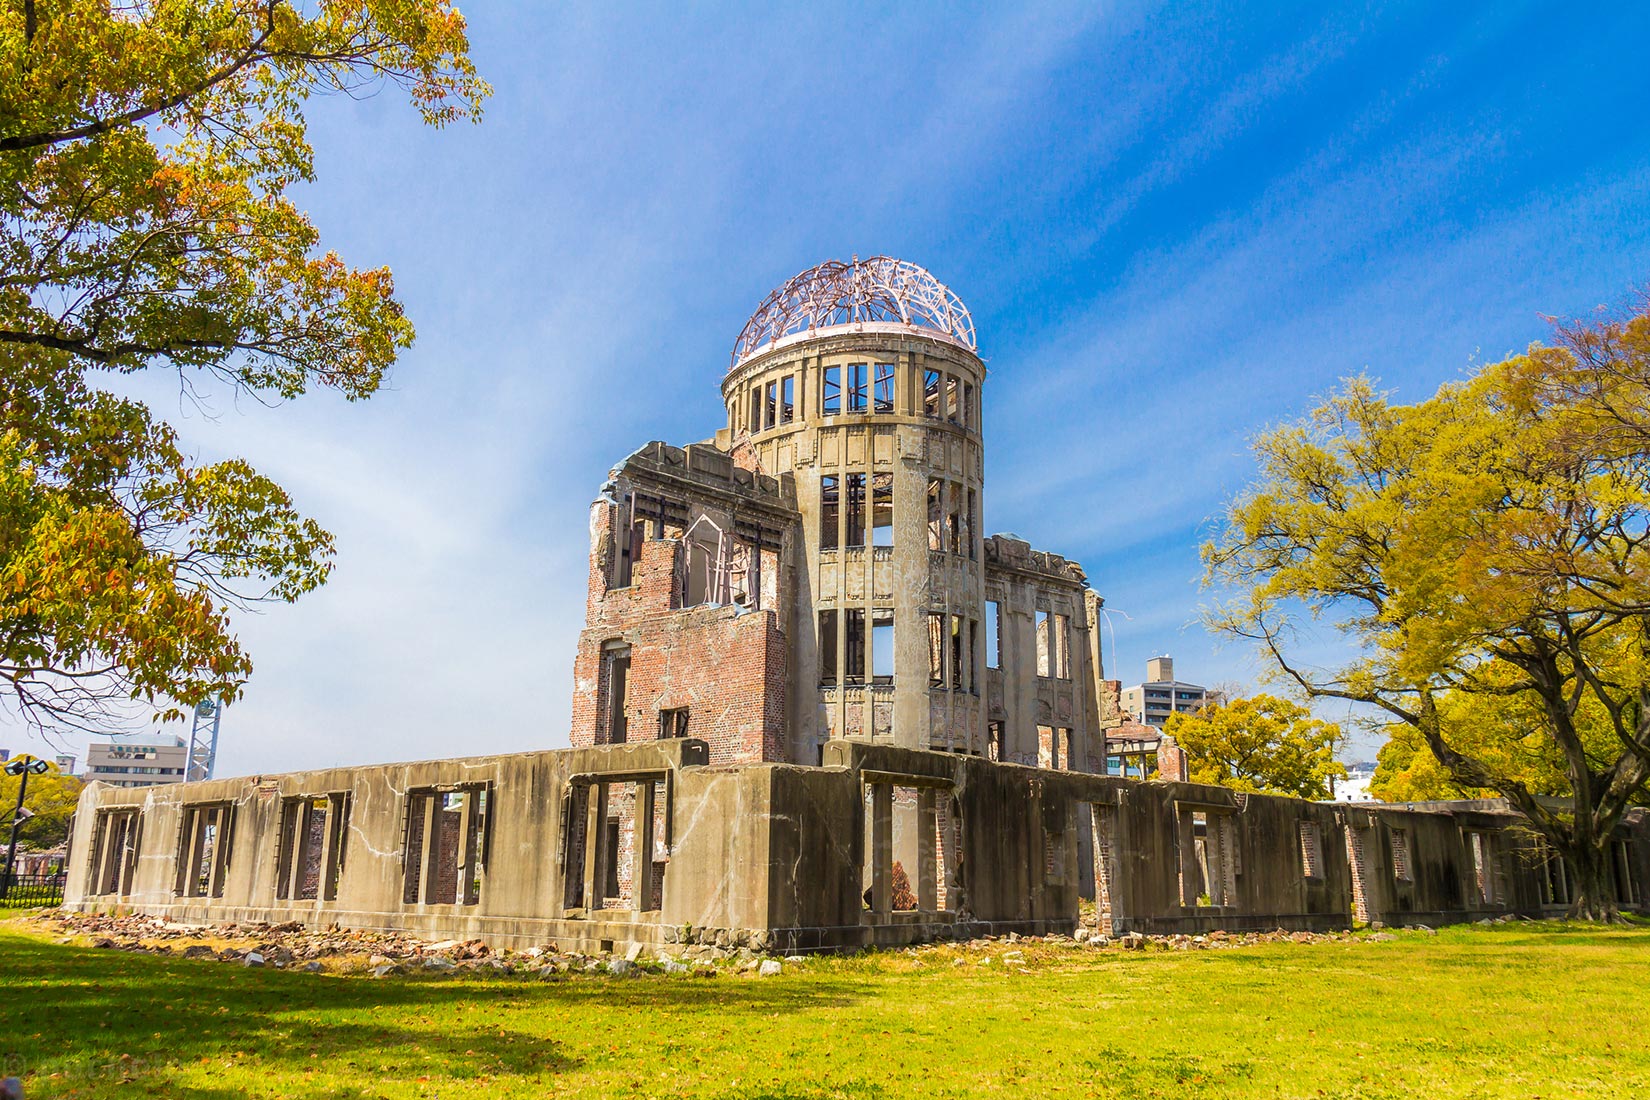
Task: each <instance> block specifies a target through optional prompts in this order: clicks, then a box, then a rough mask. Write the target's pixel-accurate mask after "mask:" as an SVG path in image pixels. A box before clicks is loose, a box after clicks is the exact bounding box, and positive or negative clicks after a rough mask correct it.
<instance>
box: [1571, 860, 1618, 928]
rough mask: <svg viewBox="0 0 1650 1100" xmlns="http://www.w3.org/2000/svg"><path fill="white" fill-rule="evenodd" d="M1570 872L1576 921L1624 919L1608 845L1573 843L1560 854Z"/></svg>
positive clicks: (1572, 909) (1572, 915) (1572, 902)
mask: <svg viewBox="0 0 1650 1100" xmlns="http://www.w3.org/2000/svg"><path fill="white" fill-rule="evenodd" d="M1559 854H1560V855H1561V856H1562V857H1563V859H1564V864H1565V867H1566V869H1567V870H1568V871H1569V874H1570V887H1571V896H1570V914H1569V915H1570V918H1571V919H1572V920H1596V921H1611V922H1615V921H1620V920H1621V919H1622V917H1621V910H1620V908H1619V907H1618V905H1617V903H1616V889H1615V879H1614V877H1613V876H1612V875H1611V874H1610V859H1609V856H1610V849H1609V846H1608V845H1605V846H1604V847H1598V846H1595V845H1592V844H1570V845H1566V846H1565V848H1564V849H1563V850H1562V851H1561V852H1560V853H1559Z"/></svg>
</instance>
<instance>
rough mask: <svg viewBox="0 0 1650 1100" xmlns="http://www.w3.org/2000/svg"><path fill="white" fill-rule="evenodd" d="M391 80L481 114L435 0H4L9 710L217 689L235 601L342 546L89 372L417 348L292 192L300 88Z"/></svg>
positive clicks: (258, 481)
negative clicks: (198, 455)
mask: <svg viewBox="0 0 1650 1100" xmlns="http://www.w3.org/2000/svg"><path fill="white" fill-rule="evenodd" d="M385 83H389V84H395V85H399V86H401V87H403V88H404V89H405V90H406V92H407V93H408V95H409V97H410V98H411V100H412V101H413V103H414V105H415V106H416V108H417V109H418V110H419V111H420V112H421V113H422V115H423V117H424V118H425V119H426V120H427V121H428V122H430V123H431V124H433V125H441V124H444V123H447V122H450V121H453V120H457V119H462V118H469V117H474V116H475V115H476V112H477V110H478V107H479V104H480V102H481V100H482V98H483V97H484V96H485V95H486V93H487V88H486V85H485V84H484V83H482V82H481V81H480V80H479V79H478V78H477V77H476V75H475V73H474V70H473V68H472V66H471V63H470V60H469V58H468V55H467V45H466V42H465V35H464V21H463V19H462V18H461V17H460V16H459V14H458V13H457V12H456V11H454V10H453V9H452V7H451V6H450V4H449V3H448V0H325V2H317V3H304V2H289V0H161V2H156V3H144V4H115V3H109V2H107V0H5V2H3V3H0V214H3V215H4V217H3V220H0V696H3V697H4V700H5V702H6V703H8V704H9V705H10V706H11V707H12V708H13V709H14V710H15V711H17V712H20V713H21V714H23V715H24V716H26V717H27V718H29V719H31V720H33V721H35V722H37V723H39V724H41V725H43V726H48V727H51V726H56V727H59V728H61V727H65V726H66V727H73V728H80V729H88V730H95V731H105V730H107V729H108V728H109V727H110V726H111V725H113V724H118V722H119V721H124V720H126V719H129V718H130V717H132V716H133V715H134V714H137V713H141V712H143V711H145V710H147V711H149V712H151V713H159V714H161V715H163V716H171V715H176V714H179V713H181V712H182V711H184V710H185V709H186V708H188V707H189V706H191V705H193V704H194V703H197V702H199V701H201V700H203V699H208V698H219V697H227V698H232V697H233V696H234V695H235V694H236V692H237V691H238V689H239V685H240V684H241V683H242V682H243V681H244V679H245V678H246V676H247V674H248V673H249V671H250V669H251V663H250V661H249V659H248V656H247V654H246V653H245V652H244V651H243V650H242V649H241V647H240V646H239V645H238V644H237V642H236V640H235V637H234V635H233V633H232V631H231V626H230V620H229V612H230V611H231V610H232V609H234V608H235V607H237V606H240V605H242V604H245V603H248V602H251V601H256V600H264V599H279V600H292V599H296V598H297V597H298V596H299V595H301V594H302V593H304V592H306V591H308V590H310V589H312V588H314V587H315V586H316V585H318V584H320V583H322V582H323V581H324V580H325V578H326V576H327V572H328V569H329V567H330V559H331V556H332V540H331V538H330V536H329V535H328V534H327V533H326V532H325V531H324V530H322V529H321V528H320V527H319V526H317V525H316V524H315V523H314V522H313V521H311V520H308V519H306V518H304V517H303V516H302V515H301V514H300V513H299V512H298V510H297V509H296V507H295V506H294V504H293V502H292V501H291V500H290V499H289V497H288V495H287V494H286V492H285V491H284V490H283V489H282V488H281V487H280V486H279V485H277V484H276V483H274V482H273V481H271V480H269V479H268V478H265V477H263V476H261V475H259V474H258V473H257V472H256V471H255V470H254V469H253V468H252V467H251V466H250V465H248V464H247V463H246V462H244V461H242V460H239V459H232V460H228V461H223V462H215V463H207V464H202V463H198V462H195V461H193V460H191V459H190V457H189V456H187V455H186V454H185V453H184V452H183V450H182V449H181V448H180V447H179V444H178V440H177V437H176V435H175V434H174V433H173V431H172V429H171V428H170V427H168V426H167V425H166V424H165V423H164V422H162V421H161V420H160V419H158V418H157V417H156V416H154V415H153V414H152V412H151V411H150V410H149V409H148V408H147V407H145V406H144V405H143V404H141V403H139V402H137V401H133V400H129V399H126V398H123V397H118V396H114V395H113V394H111V393H110V392H109V391H108V388H107V387H106V386H104V385H102V384H101V380H104V379H107V378H109V377H110V376H111V375H115V374H128V373H132V372H137V371H145V370H155V369H162V370H169V371H175V372H177V373H178V374H179V384H180V385H181V386H182V387H184V388H186V389H187V388H189V387H191V386H192V385H194V384H195V382H196V381H198V380H199V379H200V378H201V377H202V376H203V375H209V376H211V377H212V378H215V379H216V380H218V381H219V382H220V383H221V384H225V385H228V386H229V387H232V388H233V389H235V390H236V391H238V392H239V393H244V394H248V395H251V396H253V397H254V398H256V399H258V400H263V401H271V400H280V399H286V398H292V397H295V396H297V395H299V394H302V393H304V392H305V391H306V390H308V389H309V388H311V387H313V386H322V387H330V388H333V389H336V390H338V391H340V392H341V393H343V394H344V395H345V396H347V397H349V398H351V399H357V398H364V397H367V396H369V395H371V394H372V393H373V392H374V391H375V390H376V389H377V388H378V386H379V385H380V383H381V381H382V380H383V378H384V374H385V371H386V370H387V369H388V368H389V366H390V364H391V363H392V362H393V361H394V360H395V358H396V355H397V353H398V352H399V351H401V350H402V349H404V348H406V347H407V346H408V345H409V344H410V343H411V342H412V339H413V329H412V325H411V324H410V322H409V321H408V320H407V318H406V317H405V316H404V314H403V312H402V308H401V305H400V303H399V302H398V301H397V300H396V298H395V295H394V289H393V285H392V282H391V278H390V273H389V271H388V270H386V269H384V268H357V267H352V266H350V265H349V264H347V263H346V262H345V261H344V260H342V259H340V258H339V257H338V256H337V255H335V254H333V253H331V252H327V251H325V250H324V249H323V248H322V247H321V245H320V238H319V235H318V233H317V231H316V229H315V227H314V226H313V225H312V224H311V223H310V221H309V219H308V218H307V217H306V216H305V215H304V213H303V212H302V211H300V210H299V209H298V207H297V206H296V205H294V203H293V202H292V201H291V199H290V198H289V197H288V194H287V192H288V189H289V188H290V187H291V186H292V185H293V184H296V183H300V182H307V181H310V180H311V179H312V178H313V171H312V158H311V151H310V147H309V145H308V144H307V142H306V140H305V124H304V114H303V111H304V108H305V107H306V105H307V104H308V103H309V102H310V98H311V96H313V95H315V94H316V93H323V94H324V93H328V92H341V93H346V94H359V93H362V92H368V91H371V90H372V89H373V88H374V87H376V86H379V85H382V84H385Z"/></svg>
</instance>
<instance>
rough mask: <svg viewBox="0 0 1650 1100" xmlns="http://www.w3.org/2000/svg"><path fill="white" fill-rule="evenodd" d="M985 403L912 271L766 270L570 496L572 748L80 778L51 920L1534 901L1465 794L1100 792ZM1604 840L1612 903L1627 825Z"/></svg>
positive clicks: (1056, 628)
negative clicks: (990, 508) (691, 378)
mask: <svg viewBox="0 0 1650 1100" xmlns="http://www.w3.org/2000/svg"><path fill="white" fill-rule="evenodd" d="M986 380H987V374H986V369H985V364H984V362H983V361H982V360H981V358H980V356H979V354H978V346H977V342H976V336H975V332H974V325H973V321H972V319H971V318H970V316H969V314H968V310H967V308H966V307H965V306H964V305H963V303H962V302H961V301H960V300H959V299H958V298H957V296H956V295H955V294H953V293H952V292H951V291H950V290H948V289H947V288H946V287H945V286H944V285H942V284H941V283H940V282H939V281H938V280H936V279H935V278H934V277H933V276H932V275H930V274H929V273H928V272H927V271H925V270H923V269H922V268H920V267H918V266H916V265H915V264H911V263H907V262H904V261H901V260H895V259H890V258H888V257H881V256H879V257H874V258H872V259H869V260H863V261H861V260H859V259H857V258H856V259H854V260H853V261H852V262H849V263H835V262H833V263H826V264H821V265H820V266H818V267H815V268H812V269H810V270H808V271H805V272H803V273H802V274H800V275H798V276H797V277H796V278H794V279H792V280H790V281H789V282H787V283H785V284H784V285H783V286H781V287H780V288H779V289H777V290H775V291H774V292H773V293H772V294H770V295H769V296H768V297H767V298H766V299H765V300H764V301H763V302H762V304H761V306H760V307H759V308H758V309H757V311H756V312H755V314H753V315H752V316H751V318H750V320H749V322H747V323H746V325H745V327H744V329H743V331H742V332H741V333H740V334H739V339H738V341H737V342H736V343H735V345H734V349H733V355H732V361H731V363H730V366H729V368H728V370H727V372H726V374H725V375H724V377H723V379H722V397H723V404H724V406H725V408H726V410H727V424H726V426H725V427H723V428H721V429H720V430H718V431H717V432H716V434H715V437H714V438H713V439H710V440H707V441H705V442H702V443H692V444H688V445H687V446H684V447H679V448H678V447H672V446H668V445H666V444H664V443H660V442H652V443H648V444H647V445H646V446H643V447H641V448H640V449H638V450H637V451H635V452H634V453H633V454H631V455H629V456H628V457H626V458H625V459H624V460H623V461H622V462H620V463H619V464H618V466H616V467H615V468H614V469H613V471H612V473H611V475H610V476H609V478H608V480H607V482H606V484H605V485H603V486H602V488H601V492H600V495H599V497H598V499H597V500H596V501H595V503H594V504H593V505H592V506H591V511H590V569H589V589H588V598H587V603H586V617H585V625H584V629H583V631H582V632H581V634H580V637H579V644H578V650H577V653H576V656H575V658H574V694H573V705H572V726H571V733H570V737H571V742H572V747H570V748H566V749H545V750H541V751H536V752H524V753H514V754H508V755H492V756H476V757H469V758H464V759H454V760H426V761H417V762H408V763H389V764H379V765H373V766H368V767H348V768H328V769H322V770H315V771H305V772H293V773H288V774H284V775H256V776H242V777H236V778H222V779H208V780H205V781H202V782H187V783H178V784H169V785H165V786H154V787H146V788H131V789H122V788H118V787H114V786H111V785H109V784H105V783H99V782H92V783H89V784H87V786H86V788H85V790H84V791H83V792H82V794H81V796H80V803H79V807H78V809H77V812H76V814H75V819H74V826H73V832H72V837H71V841H70V853H69V857H68V862H67V879H66V883H65V888H64V905H65V907H66V908H69V909H73V910H78V911H82V912H133V911H136V912H143V913H149V914H153V915H156V916H161V917H165V918H167V919H170V920H175V921H186V922H199V923H207V922H215V921H267V922H270V923H277V924H278V923H282V922H286V921H299V922H302V923H305V924H308V925H312V926H315V927H327V926H329V925H342V926H346V927H353V928H377V929H398V930H404V931H409V932H412V933H415V934H421V935H426V936H429V937H431V938H434V939H445V938H468V937H479V938H482V939H485V940H487V941H489V942H491V943H493V944H495V945H500V946H510V947H532V946H538V945H543V944H546V943H551V942H553V943H555V944H557V945H558V946H559V947H560V948H562V949H563V950H569V949H571V950H587V951H589V950H627V949H628V950H632V951H637V952H639V951H640V950H641V949H642V947H644V946H645V947H647V948H650V949H652V950H654V951H657V952H663V953H687V954H690V955H692V956H694V957H698V958H706V957H716V956H718V955H719V954H721V953H723V952H725V951H727V950H729V949H732V948H735V947H745V946H749V947H752V948H755V949H758V950H779V951H786V952H790V951H813V950H833V949H840V948H854V947H860V946H866V945H895V944H906V943H913V942H920V941H924V940H932V939H941V938H955V937H968V936H976V935H981V934H987V933H998V934H1002V933H1008V932H1015V933H1020V934H1043V933H1051V932H1058V933H1071V932H1074V931H1075V930H1076V929H1077V927H1078V926H1079V924H1080V923H1084V924H1087V925H1088V927H1089V928H1091V929H1093V930H1094V931H1096V932H1098V933H1105V934H1117V933H1127V932H1136V931H1139V932H1204V931H1210V930H1214V929H1225V930H1228V931H1245V930H1257V929H1258V930H1271V929H1274V928H1285V929H1290V930H1323V929H1335V928H1345V927H1347V926H1349V925H1350V924H1351V923H1352V921H1353V920H1354V919H1357V920H1366V921H1373V920H1381V921H1384V922H1386V923H1388V924H1403V923H1425V924H1429V925H1436V924H1440V923H1445V922H1449V921H1464V920H1482V919H1485V918H1489V917H1496V916H1500V915H1504V914H1509V913H1518V914H1523V915H1528V916H1543V915H1560V914H1562V913H1563V912H1564V911H1565V907H1566V906H1567V904H1568V903H1569V900H1570V898H1571V897H1572V896H1573V891H1572V890H1571V886H1570V884H1569V882H1568V881H1567V879H1566V872H1565V868H1564V865H1563V862H1562V861H1561V860H1559V859H1557V858H1556V857H1555V856H1554V854H1553V853H1552V852H1551V851H1549V850H1547V849H1546V848H1545V847H1544V846H1543V844H1542V842H1541V841H1540V840H1539V839H1538V838H1536V836H1535V834H1534V833H1533V832H1532V831H1531V830H1529V829H1528V828H1527V827H1526V825H1525V823H1524V822H1523V819H1522V818H1521V817H1520V816H1519V815H1518V814H1516V813H1513V812H1512V811H1511V810H1510V809H1509V808H1508V806H1507V805H1506V804H1505V803H1502V802H1498V801H1494V800H1483V801H1476V802H1448V803H1418V804H1411V805H1384V804H1377V803H1363V804H1344V803H1342V804H1335V803H1317V802H1305V801H1302V800H1300V799H1294V798H1283V797H1276V796H1269V795H1258V794H1255V795H1251V794H1243V793H1240V792H1236V791H1232V790H1229V789H1226V788H1222V787H1214V786H1206V785H1202V784H1196V783H1189V782H1186V781H1185V779H1186V772H1185V758H1184V754H1182V753H1180V752H1179V750H1178V749H1176V748H1175V747H1174V745H1173V743H1172V742H1168V741H1165V742H1164V745H1163V747H1161V748H1160V750H1159V752H1158V768H1157V777H1156V778H1155V779H1153V780H1150V781H1143V780H1137V779H1128V778H1123V777H1116V776H1108V775H1104V774H1102V773H1103V772H1104V770H1105V762H1106V761H1105V731H1104V728H1103V727H1104V726H1106V725H1109V724H1111V723H1113V722H1115V721H1116V719H1117V717H1118V714H1117V706H1116V699H1115V693H1114V690H1113V688H1112V687H1111V685H1110V684H1108V682H1106V681H1103V680H1102V678H1101V673H1102V670H1101V661H1100V645H1099V634H1098V630H1097V623H1096V617H1097V614H1098V612H1099V608H1100V598H1099V597H1098V596H1097V595H1096V594H1095V593H1094V591H1093V590H1092V589H1090V587H1089V585H1088V582H1087V579H1086V577H1085V575H1084V573H1083V570H1082V569H1081V568H1080V567H1079V566H1078V565H1077V564H1076V563H1074V562H1071V561H1068V560H1066V559H1065V558H1062V557H1060V556H1059V555H1058V554H1053V553H1048V552H1045V551H1039V550H1033V549H1032V548H1031V547H1030V546H1029V545H1027V544H1026V543H1025V542H1023V541H1021V540H1019V539H1017V538H1013V537H1010V536H1005V535H994V536H991V537H984V536H983V533H982V530H981V526H980V525H981V515H982V508H983V503H984V498H985V477H984V440H983V438H982V436H981V424H982V416H981V411H982V406H983V403H984V401H985V392H986ZM456 732H457V733H458V735H459V736H460V737H462V736H463V734H464V731H456ZM1610 845H1611V847H1610V852H1611V860H1612V863H1611V867H1612V887H1613V889H1614V890H1615V892H1616V896H1617V899H1618V901H1619V902H1620V904H1621V905H1622V907H1623V908H1625V909H1631V910H1638V911H1646V909H1647V904H1646V890H1645V884H1646V883H1647V882H1650V820H1647V817H1646V813H1645V811H1643V810H1635V811H1633V812H1632V813H1630V814H1629V815H1628V816H1627V818H1626V819H1625V820H1624V821H1623V822H1622V823H1621V824H1620V826H1619V827H1618V829H1617V830H1616V832H1615V834H1614V835H1613V836H1612V837H1611V839H1610Z"/></svg>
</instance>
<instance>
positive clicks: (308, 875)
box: [275, 792, 350, 901]
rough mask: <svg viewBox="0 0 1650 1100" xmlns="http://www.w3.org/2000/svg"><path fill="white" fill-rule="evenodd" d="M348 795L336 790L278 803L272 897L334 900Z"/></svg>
mask: <svg viewBox="0 0 1650 1100" xmlns="http://www.w3.org/2000/svg"><path fill="white" fill-rule="evenodd" d="M349 806H350V798H349V795H348V794H347V793H344V792H340V793H337V794H331V795H322V796H319V797H314V798H289V799H286V800H285V801H284V802H283V803H282V804H281V831H280V840H281V842H280V845H279V848H278V858H277V861H276V868H275V873H276V881H275V896H276V897H278V898H282V899H288V898H290V899H292V900H295V901H315V900H317V899H320V900H323V901H334V900H336V899H337V897H338V882H339V879H340V878H341V877H342V874H343V870H344V841H345V839H346V838H347V837H348V835H349Z"/></svg>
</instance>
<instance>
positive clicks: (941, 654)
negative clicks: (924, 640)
mask: <svg viewBox="0 0 1650 1100" xmlns="http://www.w3.org/2000/svg"><path fill="white" fill-rule="evenodd" d="M928 686H929V687H944V686H945V613H944V612H943V611H930V612H929V613H928Z"/></svg>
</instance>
